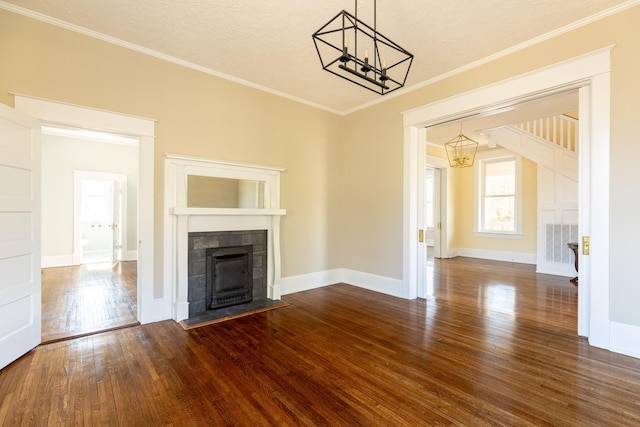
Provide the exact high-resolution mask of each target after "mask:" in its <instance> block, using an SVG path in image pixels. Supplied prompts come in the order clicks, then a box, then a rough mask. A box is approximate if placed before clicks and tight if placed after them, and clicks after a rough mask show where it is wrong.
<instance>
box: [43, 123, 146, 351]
mask: <svg viewBox="0 0 640 427" xmlns="http://www.w3.org/2000/svg"><path fill="white" fill-rule="evenodd" d="M42 133H43V136H42V184H41V185H42V233H41V234H42V266H43V269H42V340H43V342H51V341H55V340H59V339H63V338H68V337H75V336H80V335H86V334H89V333H95V332H98V331H103V330H109V329H114V328H118V327H123V326H128V325H131V324H137V323H138V319H137V241H138V230H137V215H138V213H137V197H138V195H137V193H138V190H137V183H138V147H137V143H138V141H137V138H128V139H123V137H122V136H118V135H112V134H108V133H103V132H95V131H92V132H91V133H90V134H89V135H87V134H85V133H84V131H83V130H81V129H74V128H68V127H59V126H53V125H45V126H43V131H42Z"/></svg>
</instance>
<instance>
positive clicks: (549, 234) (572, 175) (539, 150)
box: [490, 116, 579, 277]
mask: <svg viewBox="0 0 640 427" xmlns="http://www.w3.org/2000/svg"><path fill="white" fill-rule="evenodd" d="M490 138H491V142H492V143H496V144H498V145H501V146H502V147H504V148H506V149H508V150H510V151H513V152H514V153H516V154H519V155H521V156H522V157H525V158H527V159H529V160H532V161H534V162H536V163H537V165H538V212H537V214H538V233H537V242H538V243H537V247H538V249H537V257H536V258H537V260H536V271H537V272H538V273H545V274H555V275H560V276H567V277H574V276H575V275H576V271H575V268H574V259H573V256H574V255H573V251H572V250H571V249H569V248H568V247H567V243H571V242H577V241H578V237H579V235H578V232H579V230H578V146H579V144H578V121H577V120H575V119H573V118H570V117H567V116H554V117H547V118H543V119H536V120H530V121H527V122H523V123H519V124H517V125H513V126H506V127H502V128H498V129H494V130H492V131H491V133H490Z"/></svg>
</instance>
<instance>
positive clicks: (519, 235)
mask: <svg viewBox="0 0 640 427" xmlns="http://www.w3.org/2000/svg"><path fill="white" fill-rule="evenodd" d="M473 234H474V235H475V236H476V237H488V238H491V239H522V236H523V234H522V233H508V232H504V233H501V232H499V231H474V232H473Z"/></svg>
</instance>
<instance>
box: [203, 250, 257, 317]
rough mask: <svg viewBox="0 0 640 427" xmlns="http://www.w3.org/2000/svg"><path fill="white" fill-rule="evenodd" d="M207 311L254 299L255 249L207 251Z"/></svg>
mask: <svg viewBox="0 0 640 427" xmlns="http://www.w3.org/2000/svg"><path fill="white" fill-rule="evenodd" d="M206 258H207V261H206V277H207V280H206V286H205V291H206V298H205V304H206V308H207V310H215V309H216V308H223V307H229V306H231V305H237V304H244V303H247V302H251V301H252V300H253V294H252V292H253V277H252V272H253V246H251V245H248V246H232V247H230V248H209V249H207V257H206Z"/></svg>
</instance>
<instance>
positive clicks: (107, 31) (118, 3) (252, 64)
mask: <svg viewBox="0 0 640 427" xmlns="http://www.w3.org/2000/svg"><path fill="white" fill-rule="evenodd" d="M373 1H374V0H361V1H360V2H359V3H358V15H359V18H360V19H361V20H363V21H365V22H367V23H370V24H373V22H372V21H373ZM637 3H638V2H637V1H623V0H565V1H557V0H483V1H472V0H447V1H444V0H395V1H391V0H386V1H385V0H380V1H378V2H377V28H378V31H380V32H381V33H383V34H384V35H385V36H387V37H389V38H390V39H391V40H393V41H394V42H396V43H398V44H399V45H400V46H402V47H403V48H405V49H406V50H408V51H409V52H411V53H413V54H414V55H415V59H414V61H413V66H412V68H411V71H410V73H409V77H408V80H407V85H406V87H405V89H402V90H403V91H406V90H409V89H410V88H411V86H415V85H419V84H420V83H423V82H425V81H428V80H431V79H434V78H437V77H438V76H440V75H443V74H446V73H449V72H452V71H453V70H456V69H458V68H460V67H464V66H467V65H469V64H471V63H473V62H475V61H480V60H482V59H483V58H486V57H488V56H491V55H495V54H498V53H500V52H502V51H505V50H507V49H510V48H512V47H514V46H517V45H520V44H522V43H526V42H528V41H531V40H533V39H536V38H539V37H541V36H544V35H545V34H548V33H550V32H554V31H556V30H558V29H560V28H563V27H565V26H568V25H571V24H574V23H577V22H580V21H583V20H585V19H590V18H594V17H598V16H602V14H603V13H608V12H611V11H612V10H617V9H612V8H624V7H628V6H629V5H630V4H637ZM0 7H2V8H5V9H9V10H13V11H17V12H19V13H24V14H27V15H29V14H30V12H29V11H33V12H36V13H38V14H42V15H44V16H43V17H42V18H43V19H45V20H46V19H47V18H46V17H51V18H54V19H55V20H59V21H63V22H64V23H68V24H72V25H73V26H79V27H83V28H85V29H87V30H90V31H91V32H95V33H99V34H102V35H106V36H109V37H112V38H115V39H118V40H121V41H123V42H125V43H126V44H130V45H136V46H137V47H138V48H142V50H147V51H152V52H155V53H154V54H160V55H162V56H166V57H171V58H174V59H175V60H178V61H185V62H187V63H190V64H193V65H194V66H196V67H198V68H200V69H204V70H206V71H208V72H211V73H213V74H217V75H224V76H227V77H229V78H231V79H234V80H236V81H241V82H243V83H245V84H249V85H252V86H254V87H259V88H262V89H265V90H269V91H272V92H276V93H279V94H282V95H285V96H288V97H291V98H294V99H298V100H302V101H304V102H307V103H310V104H312V105H316V106H320V107H322V108H325V109H327V110H330V111H334V112H340V113H345V112H349V111H353V110H355V109H358V108H360V107H362V106H364V105H369V104H371V103H373V102H376V101H379V100H380V99H381V96H380V95H377V94H375V93H373V92H370V91H368V90H366V89H364V88H361V87H358V86H356V85H354V84H353V83H350V82H347V81H345V80H343V79H340V78H339V77H336V76H334V75H332V74H330V73H328V72H326V71H323V70H322V69H321V66H320V62H319V59H318V56H317V54H316V50H315V47H314V44H313V40H312V38H311V35H312V34H313V33H314V32H315V31H316V30H318V29H319V28H320V27H321V26H323V25H324V24H325V23H326V22H327V21H329V19H331V18H332V17H333V16H335V15H336V14H337V13H338V12H340V11H341V10H343V9H344V10H346V11H348V12H350V13H354V12H355V7H354V2H353V1H352V0H322V1H321V0H254V1H248V0H216V1H214V0H189V1H178V0H99V1H98V0H96V1H87V0H55V1H52V0H8V1H0ZM31 16H33V15H31ZM387 96H392V95H387ZM382 99H385V98H384V97H383V98H382Z"/></svg>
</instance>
